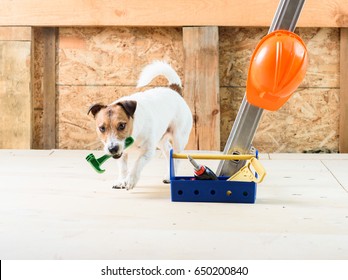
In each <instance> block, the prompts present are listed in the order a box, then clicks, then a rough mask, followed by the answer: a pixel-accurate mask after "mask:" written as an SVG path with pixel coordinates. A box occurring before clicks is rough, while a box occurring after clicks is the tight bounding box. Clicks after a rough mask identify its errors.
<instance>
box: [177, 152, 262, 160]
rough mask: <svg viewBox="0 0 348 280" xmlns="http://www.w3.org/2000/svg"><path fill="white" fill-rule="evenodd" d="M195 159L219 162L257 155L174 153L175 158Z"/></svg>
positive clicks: (246, 158) (250, 157)
mask: <svg viewBox="0 0 348 280" xmlns="http://www.w3.org/2000/svg"><path fill="white" fill-rule="evenodd" d="M188 155H189V156H190V157H192V158H193V159H219V160H248V159H252V158H255V155H223V154H221V155H216V154H179V153H173V158H176V159H187V156H188Z"/></svg>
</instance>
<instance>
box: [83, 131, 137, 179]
mask: <svg viewBox="0 0 348 280" xmlns="http://www.w3.org/2000/svg"><path fill="white" fill-rule="evenodd" d="M133 142H134V139H133V137H131V136H130V137H128V138H126V140H125V142H124V148H125V149H127V148H128V147H129V146H130V145H132V144H133ZM122 154H123V153H121V154H117V155H103V156H102V157H100V158H98V159H97V158H95V156H94V155H93V154H89V155H88V156H87V157H86V160H87V161H88V162H89V163H90V164H91V165H92V167H93V168H94V170H95V171H97V172H98V173H104V172H105V169H101V168H100V166H101V165H102V164H103V163H104V162H105V161H106V160H107V159H109V158H111V157H112V158H114V159H119V158H120V157H121V156H122Z"/></svg>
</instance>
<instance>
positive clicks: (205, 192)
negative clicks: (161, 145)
mask: <svg viewBox="0 0 348 280" xmlns="http://www.w3.org/2000/svg"><path fill="white" fill-rule="evenodd" d="M188 155H190V157H192V158H195V159H220V160H224V159H226V160H227V159H229V160H232V159H234V160H247V161H246V165H245V166H244V167H243V168H242V169H241V170H240V171H239V172H237V173H236V174H235V175H233V176H232V177H218V178H217V180H198V179H197V178H195V177H194V176H175V170H174V169H175V167H174V166H175V165H174V160H179V159H185V158H186V159H187V156H188ZM256 158H257V155H212V154H208V155H203V154H175V153H173V150H171V152H170V185H171V199H172V201H181V202H229V203H255V200H256V186H257V183H260V182H261V181H262V180H263V178H264V176H265V175H266V172H265V170H264V169H263V167H262V165H261V164H260V163H259V162H258V161H257V159H256ZM251 166H252V167H253V169H252V168H250V167H251ZM255 171H256V172H255Z"/></svg>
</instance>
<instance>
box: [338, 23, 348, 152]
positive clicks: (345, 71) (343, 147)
mask: <svg viewBox="0 0 348 280" xmlns="http://www.w3.org/2000/svg"><path fill="white" fill-rule="evenodd" d="M339 126H340V127H339V151H340V153H348V28H341V41H340V122H339Z"/></svg>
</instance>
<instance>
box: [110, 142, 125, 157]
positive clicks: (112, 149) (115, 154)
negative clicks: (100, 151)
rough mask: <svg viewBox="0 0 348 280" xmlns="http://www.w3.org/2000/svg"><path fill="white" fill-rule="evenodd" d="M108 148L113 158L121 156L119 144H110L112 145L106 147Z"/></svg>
mask: <svg viewBox="0 0 348 280" xmlns="http://www.w3.org/2000/svg"><path fill="white" fill-rule="evenodd" d="M108 150H109V153H110V154H111V155H112V157H113V158H114V159H118V158H120V157H121V156H122V152H121V153H120V152H119V150H120V146H119V145H115V146H112V147H109V148H108Z"/></svg>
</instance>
